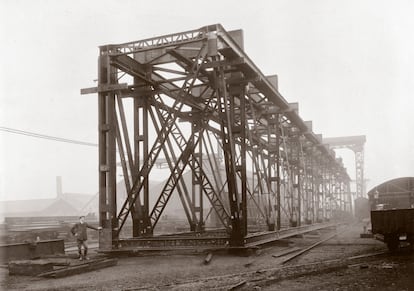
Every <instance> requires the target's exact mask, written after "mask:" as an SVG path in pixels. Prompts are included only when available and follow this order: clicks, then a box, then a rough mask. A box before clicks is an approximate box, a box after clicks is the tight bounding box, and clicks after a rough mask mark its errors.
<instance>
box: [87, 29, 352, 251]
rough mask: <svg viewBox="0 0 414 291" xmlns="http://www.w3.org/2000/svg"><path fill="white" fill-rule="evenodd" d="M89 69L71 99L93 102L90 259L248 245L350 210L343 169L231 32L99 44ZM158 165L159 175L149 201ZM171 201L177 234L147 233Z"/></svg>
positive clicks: (318, 223)
mask: <svg viewBox="0 0 414 291" xmlns="http://www.w3.org/2000/svg"><path fill="white" fill-rule="evenodd" d="M98 69H99V71H98V85H97V87H93V88H85V89H82V90H81V93H82V94H89V93H97V94H98V106H99V220H100V224H101V225H102V227H103V231H102V232H101V234H100V241H99V247H100V249H101V250H107V251H117V250H122V249H126V248H157V247H158V248H170V247H172V248H180V247H188V246H190V247H194V246H211V245H215V246H217V247H220V246H221V247H233V248H239V247H248V246H252V245H256V244H260V243H264V242H268V241H271V240H275V239H280V238H283V237H286V236H289V235H292V234H296V233H301V232H305V231H309V230H312V229H318V228H320V227H322V226H324V225H326V223H330V221H332V220H333V218H334V217H335V216H338V215H339V214H343V213H350V212H351V211H352V209H351V207H352V206H351V205H352V203H351V196H350V186H349V185H350V178H349V176H348V174H347V172H346V169H345V168H344V166H343V163H342V160H341V159H340V158H336V157H335V153H334V151H333V150H332V149H330V148H329V146H328V145H326V144H324V143H323V142H322V135H319V134H315V133H313V131H312V122H310V121H303V120H302V119H301V117H300V116H299V114H298V104H297V103H288V102H287V101H286V99H285V98H284V97H283V96H282V95H281V94H280V93H279V91H278V84H277V76H264V75H263V73H262V72H261V71H260V69H259V68H258V67H257V66H256V65H255V64H254V63H253V61H252V60H251V59H250V58H249V57H248V56H247V55H246V53H245V52H244V51H243V33H242V31H241V30H237V31H229V32H227V31H226V30H225V29H224V28H223V27H222V26H221V25H219V24H217V25H211V26H205V27H202V28H200V29H196V30H191V31H185V32H180V33H175V34H170V35H164V36H160V37H153V38H149V39H144V40H140V41H134V42H129V43H123V44H115V45H105V46H101V47H100V54H99V63H98ZM157 159H158V160H160V159H162V160H163V161H165V163H166V164H167V165H168V168H169V170H170V171H169V177H168V179H167V180H166V183H165V185H164V186H163V189H162V190H161V192H159V193H154V192H153V191H152V189H151V188H150V183H149V181H150V179H151V177H152V175H154V170H153V169H155V167H154V165H155V164H156V163H157ZM117 164H120V165H121V166H122V167H121V168H122V175H123V178H124V183H125V188H126V191H127V197H126V199H125V200H124V201H122V202H121V203H120V202H119V197H117V189H116V184H117V175H118V176H119V173H118V174H117ZM184 173H191V177H192V178H191V182H190V183H185V181H184V179H183V174H184ZM172 195H177V196H178V197H179V200H180V201H181V204H182V209H183V210H182V211H183V214H184V215H185V217H186V220H187V221H188V232H187V233H184V234H183V233H181V234H174V235H169V236H167V235H164V236H157V235H155V234H154V230H156V227H157V223H158V222H159V220H160V217H161V215H162V213H163V210H164V209H165V207H166V206H167V204H168V202H169V201H170V198H171V196H172ZM128 224H130V225H132V231H131V232H132V233H126V231H125V230H126V228H125V226H126V225H128Z"/></svg>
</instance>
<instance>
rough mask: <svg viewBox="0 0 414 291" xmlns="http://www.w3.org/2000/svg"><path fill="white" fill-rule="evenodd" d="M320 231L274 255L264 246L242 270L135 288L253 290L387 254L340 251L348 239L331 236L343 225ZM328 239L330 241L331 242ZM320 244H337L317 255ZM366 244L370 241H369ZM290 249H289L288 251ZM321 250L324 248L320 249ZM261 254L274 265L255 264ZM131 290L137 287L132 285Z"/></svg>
mask: <svg viewBox="0 0 414 291" xmlns="http://www.w3.org/2000/svg"><path fill="white" fill-rule="evenodd" d="M321 232H323V233H320V234H319V235H315V236H314V237H313V238H311V239H309V238H302V240H306V242H303V241H302V242H301V244H300V246H299V247H298V246H295V247H285V248H284V249H282V250H279V251H278V252H277V255H275V252H274V250H273V248H268V249H264V250H263V252H262V254H260V255H259V256H257V257H255V258H254V259H252V261H251V262H250V263H248V264H246V266H247V265H248V266H247V267H249V269H251V270H249V271H246V272H240V273H236V274H226V275H220V276H211V277H206V278H202V279H198V280H188V281H181V282H174V283H173V284H165V285H162V286H150V285H146V286H143V287H142V288H141V289H138V290H159V289H161V290H254V289H255V288H262V287H265V286H269V285H272V284H275V283H277V282H280V281H282V280H288V279H292V278H296V277H301V276H309V275H317V274H324V273H328V272H333V271H339V270H343V269H346V268H349V267H356V266H361V265H364V264H366V263H368V262H370V261H373V260H378V259H381V258H383V257H386V256H389V253H388V251H387V250H386V249H385V246H383V245H381V244H380V245H379V250H378V251H371V252H369V253H363V254H355V255H348V254H344V253H343V252H342V253H341V250H342V246H344V245H345V246H348V247H349V245H350V242H349V241H345V242H343V243H341V242H340V240H341V238H339V239H338V238H337V239H336V240H334V238H336V237H338V236H341V235H344V234H346V232H347V227H346V226H344V227H341V228H340V229H334V230H330V231H321ZM316 237H317V238H316ZM300 240H301V238H298V239H297V241H300ZM332 240H334V241H333V242H332ZM338 241H339V242H338ZM328 243H329V244H328ZM324 244H328V246H329V248H331V249H332V248H334V247H335V246H339V247H338V248H337V249H338V252H330V253H327V254H326V256H324V257H321V256H320V252H321V250H320V249H319V248H323V247H324ZM366 244H367V245H370V244H369V243H366ZM298 245H299V244H298ZM357 245H358V246H359V247H361V246H364V244H361V243H360V242H358V244H357ZM290 250H293V251H292V252H290ZM322 252H325V251H324V250H322ZM325 253H326V252H325ZM272 254H273V255H272ZM263 256H273V257H274V258H275V260H274V267H270V268H260V267H255V266H256V265H257V266H259V265H260V264H259V261H260V260H261V257H263ZM305 256H308V258H307V259H305V260H303V257H305ZM131 290H137V289H136V288H134V289H131Z"/></svg>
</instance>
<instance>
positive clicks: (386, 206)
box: [368, 177, 414, 251]
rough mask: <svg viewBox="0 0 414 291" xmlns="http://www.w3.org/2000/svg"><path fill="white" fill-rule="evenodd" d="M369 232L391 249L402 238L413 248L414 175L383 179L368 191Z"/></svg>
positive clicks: (395, 248)
mask: <svg viewBox="0 0 414 291" xmlns="http://www.w3.org/2000/svg"><path fill="white" fill-rule="evenodd" d="M368 197H369V201H370V204H371V225H372V233H373V234H377V235H380V236H381V238H382V239H383V240H384V242H385V243H386V244H387V246H388V248H389V249H390V250H391V251H395V250H397V249H398V248H399V246H400V243H401V241H405V242H408V243H409V244H410V245H411V248H414V177H403V178H397V179H393V180H389V181H387V182H384V183H382V184H380V185H378V186H376V187H374V188H373V189H371V190H370V191H369V192H368Z"/></svg>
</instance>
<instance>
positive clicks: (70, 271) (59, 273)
mask: <svg viewBox="0 0 414 291" xmlns="http://www.w3.org/2000/svg"><path fill="white" fill-rule="evenodd" d="M116 264H118V260H117V259H104V260H95V261H90V262H88V263H84V264H79V265H75V266H69V267H66V268H62V269H58V270H55V271H52V272H46V273H42V274H39V275H38V276H39V277H51V278H61V277H67V276H72V275H76V274H80V273H85V272H91V271H94V270H98V269H102V268H106V267H111V266H115V265H116Z"/></svg>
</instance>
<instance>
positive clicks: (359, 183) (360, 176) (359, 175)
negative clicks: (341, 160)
mask: <svg viewBox="0 0 414 291" xmlns="http://www.w3.org/2000/svg"><path fill="white" fill-rule="evenodd" d="M354 152H355V170H356V196H357V198H359V197H363V196H364V192H365V189H364V148H363V147H356V148H355V149H354Z"/></svg>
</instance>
